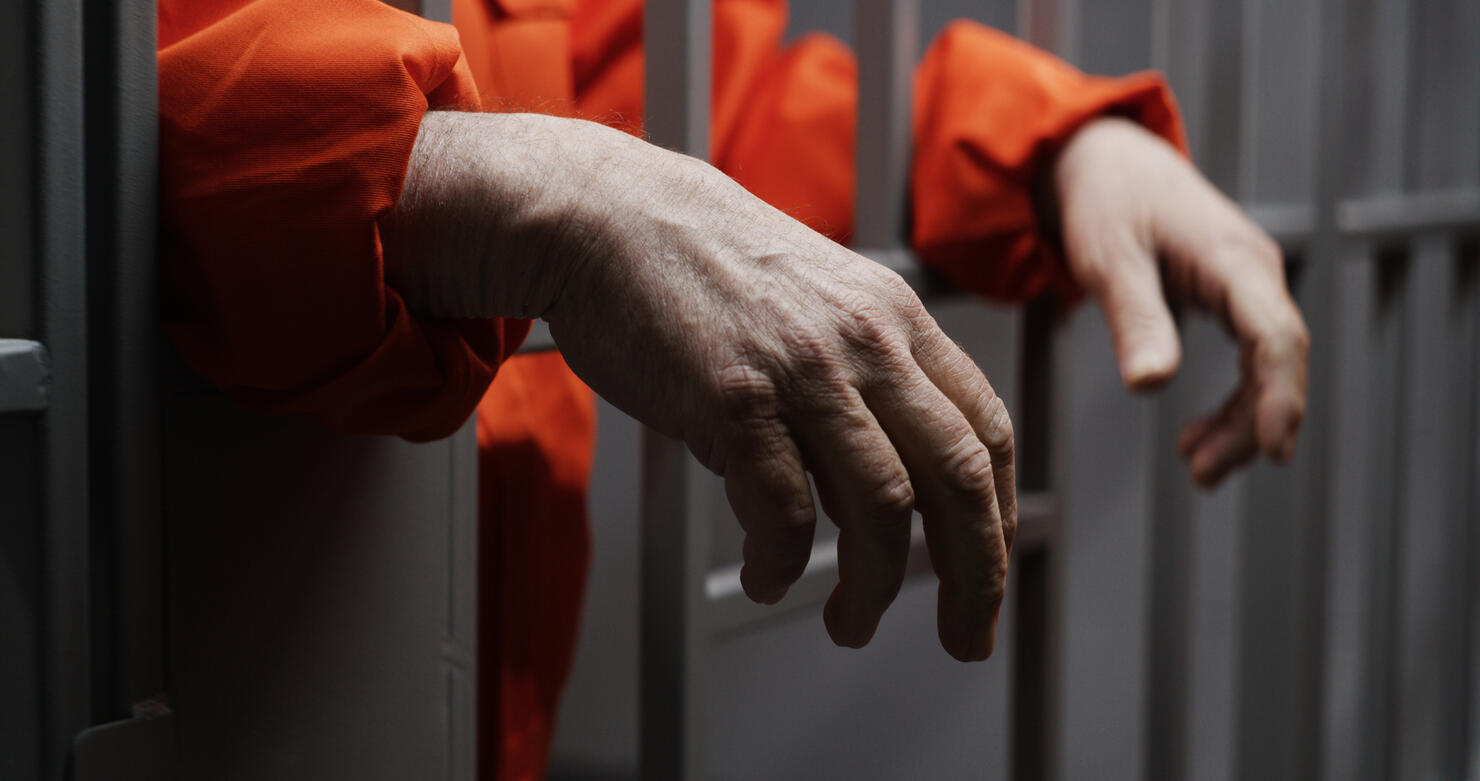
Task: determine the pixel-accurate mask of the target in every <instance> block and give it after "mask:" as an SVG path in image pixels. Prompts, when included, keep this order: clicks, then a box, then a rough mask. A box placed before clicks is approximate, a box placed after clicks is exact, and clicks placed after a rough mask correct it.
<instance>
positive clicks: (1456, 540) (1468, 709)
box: [1437, 93, 1480, 778]
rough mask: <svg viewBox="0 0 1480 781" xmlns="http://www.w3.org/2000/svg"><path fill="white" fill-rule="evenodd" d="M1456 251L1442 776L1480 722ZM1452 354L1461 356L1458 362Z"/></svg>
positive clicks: (1470, 300) (1471, 342) (1471, 453)
mask: <svg viewBox="0 0 1480 781" xmlns="http://www.w3.org/2000/svg"><path fill="white" fill-rule="evenodd" d="M1477 94H1480V93H1477ZM1453 249H1454V251H1455V258H1454V262H1453V263H1451V264H1449V268H1448V272H1449V273H1448V276H1449V280H1448V282H1449V296H1448V306H1447V307H1446V318H1445V327H1444V333H1445V344H1444V350H1443V355H1444V356H1446V359H1445V368H1446V375H1447V376H1446V377H1445V390H1446V398H1445V408H1446V413H1445V420H1446V424H1445V426H1444V430H1443V431H1441V432H1440V434H1439V436H1440V437H1441V438H1442V439H1443V444H1442V450H1441V452H1443V453H1444V454H1445V456H1444V460H1443V463H1444V464H1445V465H1446V466H1447V467H1448V470H1447V474H1446V475H1445V479H1444V506H1443V510H1442V517H1443V518H1445V520H1446V528H1445V530H1444V534H1445V535H1446V537H1447V539H1448V544H1447V545H1446V547H1445V549H1444V552H1443V564H1442V566H1443V568H1444V571H1445V572H1446V578H1445V580H1444V582H1443V583H1441V585H1440V589H1441V591H1442V593H1444V594H1445V595H1446V598H1447V601H1449V602H1450V605H1451V606H1450V610H1449V612H1447V613H1446V621H1445V630H1444V631H1445V632H1446V633H1447V634H1448V643H1447V644H1446V646H1445V657H1444V658H1443V659H1441V660H1439V661H1440V663H1439V665H1438V668H1439V675H1440V676H1443V678H1441V680H1443V686H1442V688H1441V689H1440V692H1439V696H1440V698H1441V699H1440V702H1439V735H1438V743H1439V746H1438V756H1437V765H1438V776H1439V777H1441V778H1464V777H1466V767H1467V765H1468V763H1469V761H1470V759H1469V752H1470V750H1471V746H1470V745H1469V744H1470V741H1471V740H1472V737H1471V731H1472V730H1473V729H1474V728H1475V726H1476V724H1477V723H1480V713H1476V711H1475V704H1474V703H1472V702H1471V700H1470V688H1471V686H1472V685H1474V684H1475V682H1476V681H1480V671H1477V669H1476V662H1475V661H1474V655H1475V652H1476V649H1477V648H1480V646H1477V645H1476V644H1475V642H1474V638H1472V637H1471V636H1470V632H1469V624H1470V621H1471V620H1472V616H1474V615H1475V611H1476V609H1477V606H1480V600H1477V595H1476V594H1475V586H1476V584H1477V583H1480V557H1477V556H1476V555H1475V544H1476V543H1477V542H1480V503H1477V502H1476V501H1475V498H1476V493H1475V491H1474V478H1473V476H1474V474H1475V470H1476V467H1477V466H1480V440H1477V432H1480V360H1474V359H1472V360H1464V359H1463V356H1480V252H1477V248H1476V247H1475V246H1474V245H1470V246H1459V247H1454V248H1453ZM1452 356H1460V358H1459V359H1458V360H1453V359H1451V357H1452ZM1445 678H1447V680H1446V679H1445ZM1475 748H1480V746H1477V747H1475Z"/></svg>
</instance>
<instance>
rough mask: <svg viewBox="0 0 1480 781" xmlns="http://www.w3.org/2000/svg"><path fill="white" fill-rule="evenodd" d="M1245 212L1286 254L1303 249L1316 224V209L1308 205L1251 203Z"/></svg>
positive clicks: (1245, 208) (1245, 207)
mask: <svg viewBox="0 0 1480 781" xmlns="http://www.w3.org/2000/svg"><path fill="white" fill-rule="evenodd" d="M1244 211H1246V212H1248V214H1249V219H1251V220H1253V221H1254V223H1255V224H1256V225H1258V226H1259V227H1260V228H1263V229H1264V232H1265V233H1268V234H1269V235H1270V238H1273V239H1274V240H1275V241H1276V242H1279V245H1280V248H1281V249H1283V250H1284V251H1286V252H1292V251H1297V250H1299V249H1301V248H1302V247H1303V246H1304V245H1305V242H1307V241H1309V240H1310V234H1311V231H1312V230H1314V228H1315V224H1316V221H1315V209H1313V208H1312V207H1311V205H1310V204H1308V203H1249V204H1244Z"/></svg>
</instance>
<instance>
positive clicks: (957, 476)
mask: <svg viewBox="0 0 1480 781" xmlns="http://www.w3.org/2000/svg"><path fill="white" fill-rule="evenodd" d="M943 467H944V468H943V472H944V487H945V489H946V490H947V491H948V492H949V494H950V495H951V496H952V497H953V498H954V499H956V500H958V501H962V502H965V503H969V504H971V505H981V504H985V503H986V502H987V501H988V499H989V498H990V497H991V496H992V495H993V491H994V490H995V488H996V485H995V481H994V479H993V476H992V455H991V453H989V452H988V451H987V447H986V445H984V444H983V443H982V442H981V440H979V439H977V438H976V437H974V436H965V437H962V438H961V440H960V441H959V442H958V443H957V444H956V445H955V446H953V447H952V448H951V449H950V450H949V451H948V452H947V453H946V454H945V457H944V461H943Z"/></svg>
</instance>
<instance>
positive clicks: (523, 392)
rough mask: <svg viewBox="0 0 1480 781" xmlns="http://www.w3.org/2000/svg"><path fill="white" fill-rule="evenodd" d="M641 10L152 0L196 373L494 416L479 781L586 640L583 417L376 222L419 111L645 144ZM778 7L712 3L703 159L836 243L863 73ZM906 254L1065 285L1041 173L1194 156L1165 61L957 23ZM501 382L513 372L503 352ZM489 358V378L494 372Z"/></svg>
mask: <svg viewBox="0 0 1480 781" xmlns="http://www.w3.org/2000/svg"><path fill="white" fill-rule="evenodd" d="M641 12H642V9H641V0H456V2H455V4H454V21H455V23H456V30H454V29H453V28H452V27H449V26H447V25H441V24H436V23H431V22H427V21H424V20H421V19H418V18H416V17H414V16H411V15H408V14H404V13H401V12H399V11H396V10H394V9H391V8H390V7H389V6H386V5H383V4H382V3H380V2H378V0H317V1H316V2H312V3H303V2H299V0H161V2H160V3H159V78H160V85H159V86H160V142H161V147H160V148H161V247H162V251H161V284H162V288H163V289H162V296H163V302H164V307H163V309H164V321H165V322H164V328H165V330H166V332H167V334H168V335H169V336H170V338H171V339H172V341H173V342H174V344H175V345H176V347H177V348H178V349H179V351H180V353H181V354H182V356H183V357H184V358H185V359H186V360H187V361H188V362H189V363H190V364H191V365H192V366H193V367H195V369H196V370H197V371H199V372H200V373H201V374H202V375H203V376H205V377H206V378H207V379H208V380H210V381H211V382H213V383H214V384H216V385H217V386H218V387H220V388H222V389H223V390H225V391H226V392H227V393H229V394H231V395H232V396H233V397H234V398H236V399H237V400H239V401H240V402H241V403H242V404H244V405H246V406H247V407H250V408H253V409H257V410H262V411H291V412H301V413H307V414H310V415H313V416H314V417H316V418H318V419H319V420H321V421H322V422H323V423H325V424H326V425H328V426H329V427H331V428H333V429H336V430H339V431H345V432H354V433H381V434H397V435H400V436H403V437H406V438H409V439H413V440H425V439H433V438H437V437H441V436H445V435H447V434H449V433H451V432H452V431H454V430H456V429H457V428H458V427H459V426H460V425H461V424H462V423H463V422H464V421H465V420H466V419H467V417H468V415H469V414H471V413H472V411H473V410H474V408H475V407H476V408H477V410H478V441H479V446H480V453H481V457H480V577H481V587H480V588H481V600H480V656H481V658H480V672H481V674H480V681H481V682H482V686H483V689H482V691H481V692H480V709H479V718H480V721H481V730H482V733H483V735H484V736H485V739H484V741H483V744H482V745H483V753H482V757H481V766H482V768H483V770H482V773H481V774H482V775H484V776H495V775H496V776H497V777H499V778H502V779H516V778H521V779H522V778H531V777H539V776H542V775H543V772H544V768H545V762H546V757H547V753H548V750H549V743H550V738H551V732H552V729H553V726H554V716H555V710H556V704H557V699H558V696H559V692H560V688H561V686H562V685H563V683H564V680H565V677H566V675H567V673H568V672H569V669H570V664H571V661H572V657H573V654H574V649H575V639H576V624H577V618H578V616H579V611H580V603H581V595H582V589H583V586H584V580H585V569H586V564H587V557H588V545H589V538H588V531H587V520H586V508H585V485H586V480H587V476H588V473H589V470H590V466H591V451H592V444H593V441H594V435H595V409H594V401H593V399H592V396H591V393H590V391H589V390H587V389H586V388H585V387H584V386H583V385H582V384H581V383H580V382H579V380H577V379H575V378H574V376H572V375H571V374H570V372H569V371H568V370H567V369H566V368H565V365H564V363H563V362H562V361H561V360H560V357H559V356H558V355H556V354H548V355H537V356H520V357H517V358H511V357H510V355H511V354H512V352H513V351H514V350H515V349H516V348H517V346H518V344H519V342H520V340H521V339H522V338H523V336H524V334H525V333H526V332H527V329H528V324H527V323H525V322H520V321H513V320H499V319H494V320H476V321H474V320H454V321H447V320H432V319H428V318H423V317H419V316H416V315H414V314H412V313H411V312H409V311H408V310H407V309H406V307H405V305H404V303H403V302H402V300H401V298H400V296H398V295H397V293H396V291H395V290H394V289H392V288H390V287H389V286H387V285H386V283H385V281H384V278H383V275H382V269H381V250H380V241H379V237H378V232H377V227H376V220H377V219H378V218H379V217H380V216H382V215H384V214H385V213H386V212H387V211H388V210H389V209H390V208H391V207H392V206H393V205H394V204H395V202H396V199H397V197H398V195H399V192H400V187H401V183H402V180H403V179H404V176H405V170H406V164H407V160H408V159H409V156H410V152H411V147H412V143H413V141H414V139H415V137H416V131H417V127H418V123H419V121H420V118H421V115H422V114H423V113H424V112H425V111H426V110H427V109H428V108H446V109H461V110H475V109H478V108H480V107H481V108H483V109H486V110H534V111H542V112H547V113H556V114H565V115H571V116H581V117H586V118H591V119H595V120H598V121H604V122H609V123H611V124H615V125H617V126H620V127H624V128H626V129H629V130H634V131H636V130H637V129H638V128H639V126H640V122H639V120H640V117H641V116H642V83H641V82H642V48H641V32H642V23H641ZM785 20H786V8H785V3H784V2H783V0H715V3H714V21H715V28H714V29H715V32H714V49H713V52H714V71H713V75H714V84H713V86H714V104H713V122H712V140H711V149H712V155H713V160H714V162H715V163H716V164H717V165H718V166H719V167H720V168H722V169H723V170H725V171H726V172H727V173H729V174H730V175H731V176H733V177H735V178H736V179H737V180H738V181H739V182H740V183H742V184H744V185H745V186H746V187H748V188H749V189H751V190H752V191H753V192H755V193H756V194H757V195H760V196H761V197H763V198H765V199H766V200H768V201H770V202H771V203H773V204H775V205H777V206H779V207H781V208H782V209H784V210H786V211H787V212H789V213H790V214H792V215H793V216H795V217H797V218H798V219H800V220H802V221H803V222H805V223H807V224H808V225H811V226H813V227H814V228H817V229H818V230H821V231H823V232H825V233H827V234H829V235H831V236H834V237H835V238H838V239H839V240H846V239H847V237H848V234H849V232H850V230H851V216H852V215H851V213H852V191H853V170H852V169H853V117H854V110H855V102H856V86H855V66H854V63H853V60H852V57H851V55H850V54H849V52H848V51H847V49H846V48H845V47H844V46H843V45H842V44H840V43H839V42H838V41H836V40H835V39H833V38H830V37H827V36H824V35H809V36H806V37H804V38H802V39H801V40H799V41H797V42H795V43H793V44H789V45H786V46H782V45H781V38H782V33H783V31H784V29H785ZM915 97H916V102H915V117H914V129H915V139H916V146H915V151H914V166H913V172H912V186H913V199H912V207H911V208H912V236H911V241H912V244H913V246H914V247H915V248H916V250H917V251H918V253H919V255H920V257H921V258H922V259H923V260H924V261H925V262H926V263H928V264H930V265H932V266H933V267H935V268H937V269H938V270H940V271H942V272H943V273H944V274H946V275H947V276H948V277H949V278H950V279H952V280H953V281H955V282H956V283H957V284H959V285H961V286H963V287H965V288H968V289H970V290H973V291H976V292H979V293H983V294H986V295H992V296H997V297H1004V298H1012V299H1019V300H1021V299H1025V298H1029V297H1032V296H1034V295H1036V294H1038V293H1040V292H1043V291H1045V290H1048V289H1057V290H1059V291H1060V292H1063V293H1067V294H1069V295H1073V293H1074V286H1073V282H1072V280H1070V279H1069V278H1068V276H1067V273H1066V272H1065V270H1064V266H1063V264H1062V262H1060V260H1059V259H1058V257H1057V255H1056V253H1055V250H1054V247H1053V245H1052V243H1051V242H1050V241H1048V240H1046V239H1045V238H1044V236H1043V234H1042V232H1041V231H1040V230H1039V224H1038V217H1037V215H1036V214H1035V213H1034V208H1033V200H1032V192H1031V190H1032V183H1033V181H1034V179H1035V177H1037V176H1038V175H1039V173H1040V172H1041V171H1042V170H1043V167H1044V165H1045V163H1046V161H1048V160H1050V159H1051V158H1052V156H1053V154H1054V152H1055V150H1056V149H1057V148H1058V147H1060V146H1061V145H1062V144H1063V143H1064V142H1065V140H1066V139H1067V138H1068V137H1069V136H1070V135H1072V133H1073V132H1074V131H1075V130H1076V129H1077V128H1078V127H1079V126H1081V125H1082V124H1084V123H1085V122H1087V121H1088V120H1090V119H1092V118H1094V117H1096V116H1100V115H1103V114H1106V113H1119V114H1122V115H1125V116H1129V117H1132V118H1134V119H1136V120H1137V121H1139V122H1141V123H1142V124H1144V125H1145V126H1146V127H1148V128H1150V129H1151V130H1153V131H1154V132H1157V133H1159V134H1160V135H1162V136H1163V137H1165V138H1167V139H1168V140H1170V141H1172V142H1173V143H1175V144H1176V145H1178V146H1179V147H1182V146H1185V142H1184V140H1183V138H1182V134H1181V133H1182V131H1181V128H1180V125H1179V122H1178V119H1177V116H1176V109H1175V106H1174V104H1173V102H1172V99H1171V97H1170V95H1169V94H1168V92H1167V91H1166V89H1165V87H1164V85H1163V84H1162V82H1161V80H1160V79H1159V78H1158V77H1156V76H1155V75H1153V74H1137V75H1133V76H1129V77H1126V78H1123V79H1103V78H1095V77H1089V76H1085V75H1083V74H1081V73H1079V72H1078V71H1075V70H1074V69H1073V68H1071V67H1069V66H1068V65H1066V64H1064V63H1062V62H1060V61H1058V60H1056V59H1054V58H1053V57H1052V56H1050V55H1048V54H1045V53H1043V52H1041V51H1038V50H1036V49H1033V48H1032V47H1030V46H1028V45H1026V44H1023V43H1021V42H1019V41H1016V40H1015V39H1012V38H1010V37H1008V36H1005V35H1002V34H1000V33H996V32H994V31H992V30H990V29H987V28H985V27H981V26H979V25H975V24H971V23H964V22H963V23H956V24H954V25H952V26H951V27H949V28H948V29H947V30H946V31H945V32H944V33H942V34H941V36H940V37H939V38H938V39H937V40H936V41H935V42H934V44H933V45H932V46H931V47H930V48H929V50H928V51H927V52H926V54H925V57H924V59H923V61H922V63H921V64H920V66H919V68H918V70H917V74H916V79H915ZM501 364H502V368H501V369H500V368H499V367H500V365H501ZM495 371H497V372H498V375H499V379H498V381H497V382H494V383H492V385H491V387H490V382H491V381H492V379H493V376H494V373H495Z"/></svg>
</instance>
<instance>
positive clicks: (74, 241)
mask: <svg viewBox="0 0 1480 781" xmlns="http://www.w3.org/2000/svg"><path fill="white" fill-rule="evenodd" d="M30 8H31V13H32V14H33V16H32V18H31V23H32V27H31V34H32V38H31V44H32V46H34V50H33V53H32V60H31V62H32V67H33V68H34V70H33V77H34V82H33V84H34V89H35V91H34V93H33V95H34V96H35V99H36V105H35V115H34V119H33V121H34V123H35V124H34V125H33V128H34V135H33V139H34V142H35V146H34V157H33V163H32V164H33V166H34V174H35V176H34V179H33V181H34V183H35V201H34V205H33V212H32V219H33V220H34V223H33V225H34V236H35V240H36V244H35V247H36V258H37V259H38V265H39V274H38V278H37V280H36V282H37V299H38V301H39V304H40V306H39V308H38V312H37V314H38V315H39V317H40V324H41V327H40V329H39V331H40V336H41V341H42V342H43V343H44V344H45V345H46V346H47V349H48V351H49V352H50V354H51V366H52V372H53V381H52V385H51V406H50V408H49V410H48V413H47V414H46V416H45V417H44V422H43V425H42V445H41V464H42V485H41V492H42V497H43V499H42V507H43V510H42V516H43V523H44V526H43V529H42V543H41V546H42V550H41V558H42V561H44V562H45V566H44V568H43V570H42V571H43V573H45V574H44V575H43V578H44V580H43V583H42V593H43V597H42V605H43V607H42V610H41V616H42V618H41V621H42V626H43V629H42V647H43V648H44V655H43V658H42V660H41V681H42V687H43V691H44V702H43V703H42V717H41V723H42V724H43V727H42V739H43V749H42V756H43V765H42V766H43V772H44V773H45V776H44V777H46V778H61V777H63V773H64V771H65V767H66V757H67V751H68V749H69V747H70V746H71V744H72V738H73V736H74V735H76V734H77V733H78V732H79V731H81V730H82V729H83V728H84V727H86V726H87V725H88V723H89V711H90V703H91V696H92V693H91V687H90V676H89V670H90V667H91V665H90V663H89V650H88V644H89V641H88V636H89V628H88V612H87V551H88V509H89V494H88V485H89V481H88V475H89V461H88V405H87V360H88V349H87V285H86V266H85V257H84V241H83V232H82V231H81V230H79V226H81V225H84V224H85V219H84V218H85V202H84V192H83V159H84V146H83V129H82V95H83V79H82V52H83V49H84V47H83V41H82V7H81V3H80V1H79V0H56V2H46V3H33V4H31V6H30Z"/></svg>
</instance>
